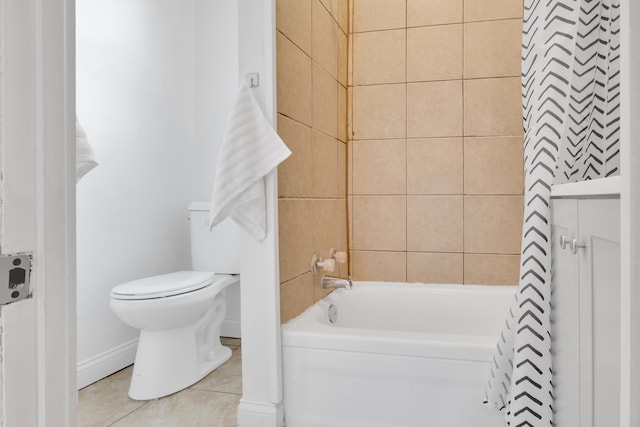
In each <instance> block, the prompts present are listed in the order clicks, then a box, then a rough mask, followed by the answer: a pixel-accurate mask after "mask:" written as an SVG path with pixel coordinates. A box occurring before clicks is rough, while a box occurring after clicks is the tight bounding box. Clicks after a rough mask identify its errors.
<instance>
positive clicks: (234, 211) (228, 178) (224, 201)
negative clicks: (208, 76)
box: [210, 83, 291, 241]
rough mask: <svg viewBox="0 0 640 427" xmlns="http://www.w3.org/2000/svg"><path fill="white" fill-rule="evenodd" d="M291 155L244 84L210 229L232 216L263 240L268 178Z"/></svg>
mask: <svg viewBox="0 0 640 427" xmlns="http://www.w3.org/2000/svg"><path fill="white" fill-rule="evenodd" d="M290 155H291V151H289V149H288V148H287V146H286V145H285V144H284V142H283V141H282V140H281V139H280V137H279V136H278V134H277V133H276V132H275V130H273V128H272V127H271V125H270V124H269V122H268V121H267V119H266V118H265V117H264V114H262V110H261V109H260V106H259V105H258V102H257V101H256V99H255V98H254V97H253V94H252V93H251V90H250V89H249V87H248V86H247V85H246V83H244V84H243V85H242V86H241V87H240V90H239V92H238V95H237V97H236V101H235V103H234V105H233V107H232V109H231V114H230V117H229V122H228V123H227V128H226V130H225V133H224V139H223V141H222V147H221V148H220V154H219V156H218V164H217V167H216V176H215V184H214V187H213V195H212V197H211V212H210V223H211V225H210V227H211V228H213V227H214V226H215V225H216V224H219V223H220V222H222V221H223V220H224V219H225V218H227V217H231V218H233V219H234V220H235V221H236V222H237V223H238V224H239V225H240V226H241V227H242V228H244V229H245V230H246V231H247V232H248V233H249V234H250V235H251V236H252V237H253V238H255V239H256V240H257V241H262V240H263V239H264V237H265V235H266V229H267V221H266V220H267V218H266V204H265V183H264V177H265V176H266V175H267V174H268V173H269V172H271V171H272V170H273V169H274V168H275V167H276V166H278V164H280V162H282V161H283V160H284V159H286V158H287V157H289V156H290Z"/></svg>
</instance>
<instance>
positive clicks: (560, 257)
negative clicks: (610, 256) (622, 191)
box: [551, 199, 586, 427]
mask: <svg viewBox="0 0 640 427" xmlns="http://www.w3.org/2000/svg"><path fill="white" fill-rule="evenodd" d="M577 219H578V201H577V200H576V199H552V201H551V260H552V261H551V262H552V265H551V307H552V312H551V336H552V341H551V354H552V363H553V383H554V411H555V413H554V425H555V426H557V427H583V426H586V424H584V423H583V422H581V419H580V389H581V384H580V363H579V361H580V287H579V266H578V257H577V256H575V255H573V254H572V253H571V251H570V250H569V247H568V246H566V247H565V248H564V249H562V248H561V247H560V239H561V237H562V236H564V237H565V240H566V242H567V244H568V243H569V242H570V241H571V239H572V238H574V237H575V236H576V235H577V231H578V230H577V225H578V223H577Z"/></svg>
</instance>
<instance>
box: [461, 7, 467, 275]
mask: <svg viewBox="0 0 640 427" xmlns="http://www.w3.org/2000/svg"><path fill="white" fill-rule="evenodd" d="M464 2H465V0H462V132H461V133H462V272H461V273H462V285H464V283H465V274H464V254H465V249H466V248H465V244H464V242H465V239H464V237H465V232H466V221H465V215H464V205H465V195H466V193H465V185H464V170H465V162H464V154H465V136H466V135H465V133H466V132H465V126H464V114H465V108H464V86H465V85H464V83H465V71H466V63H465V62H466V61H465V48H464V41H465V40H464V39H465V37H464V34H465V31H464V30H465V25H466V23H465V15H464Z"/></svg>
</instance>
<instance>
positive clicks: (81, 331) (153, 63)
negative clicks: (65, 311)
mask: <svg viewBox="0 0 640 427" xmlns="http://www.w3.org/2000/svg"><path fill="white" fill-rule="evenodd" d="M194 4H195V3H194V1H193V0H191V1H185V0H135V1H132V0H78V1H77V18H76V20H77V67H76V69H77V112H78V116H79V118H80V121H81V123H82V125H83V127H84V128H85V130H86V132H87V135H88V138H89V141H90V143H91V144H92V146H93V148H94V150H95V152H96V156H97V159H98V162H99V166H98V167H97V168H95V169H94V170H93V171H91V172H90V173H89V174H88V175H86V176H85V177H84V178H83V179H82V180H81V181H80V182H79V183H78V185H77V250H78V293H77V300H78V312H77V318H78V361H79V367H80V369H79V378H78V382H79V386H82V385H85V384H86V383H90V382H92V381H94V380H96V379H98V378H100V376H101V375H100V373H102V374H103V375H106V374H109V373H110V372H113V371H114V370H116V369H119V368H122V367H124V366H126V365H127V364H129V363H131V362H132V361H133V356H134V354H135V342H133V343H132V341H133V340H135V339H136V338H137V336H138V331H136V330H134V329H131V328H129V327H128V326H126V325H124V324H123V323H122V322H121V321H120V320H119V319H117V318H116V317H115V316H114V315H113V314H112V312H111V310H110V309H109V293H110V290H111V288H112V287H113V286H115V285H117V284H119V283H122V282H125V281H129V280H134V279H138V278H141V277H145V276H150V275H155V274H162V273H167V272H171V271H176V270H180V269H189V268H190V249H189V228H188V227H189V226H188V221H187V219H186V218H187V211H186V208H187V205H188V203H189V202H190V201H191V194H190V193H191V191H190V187H191V180H192V176H191V172H190V171H191V170H192V165H191V163H192V156H193V154H194V153H193V146H194V144H193V141H194V130H193V129H194V119H193V118H194V102H193V100H194V89H195V88H194V84H193V75H194V30H193V27H194V19H195V11H194ZM127 344H130V345H128V346H127ZM114 364H115V365H118V364H120V365H121V366H114ZM96 375H100V376H98V377H97V378H96Z"/></svg>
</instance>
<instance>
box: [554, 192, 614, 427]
mask: <svg viewBox="0 0 640 427" xmlns="http://www.w3.org/2000/svg"><path fill="white" fill-rule="evenodd" d="M551 239H552V245H551V255H552V267H551V274H552V279H551V282H552V288H551V289H552V296H551V304H552V315H551V331H552V358H553V371H554V375H553V379H554V386H555V391H554V395H555V401H554V409H555V419H554V425H555V426H557V427H609V426H617V425H619V402H620V390H619V389H620V316H619V313H620V199H619V197H615V196H609V197H563V198H552V200H551Z"/></svg>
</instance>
